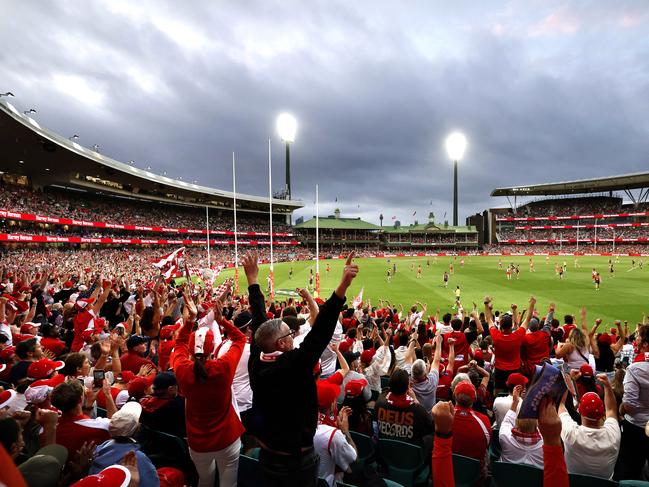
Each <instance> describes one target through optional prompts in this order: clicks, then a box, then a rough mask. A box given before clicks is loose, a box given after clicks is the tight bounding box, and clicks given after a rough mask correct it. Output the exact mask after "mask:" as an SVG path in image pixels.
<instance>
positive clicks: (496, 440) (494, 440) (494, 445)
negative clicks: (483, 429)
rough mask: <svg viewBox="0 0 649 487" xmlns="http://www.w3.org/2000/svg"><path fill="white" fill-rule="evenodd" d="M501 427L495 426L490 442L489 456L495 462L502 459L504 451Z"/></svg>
mask: <svg viewBox="0 0 649 487" xmlns="http://www.w3.org/2000/svg"><path fill="white" fill-rule="evenodd" d="M499 434H500V428H494V429H493V430H492V432H491V441H490V442H489V457H490V458H491V461H492V462H494V461H496V460H499V459H500V456H501V455H502V453H503V450H502V447H501V446H500V436H499Z"/></svg>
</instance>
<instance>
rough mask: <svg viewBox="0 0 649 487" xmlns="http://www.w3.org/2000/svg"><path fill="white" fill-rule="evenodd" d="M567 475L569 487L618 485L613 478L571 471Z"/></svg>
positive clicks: (609, 486) (610, 486)
mask: <svg viewBox="0 0 649 487" xmlns="http://www.w3.org/2000/svg"><path fill="white" fill-rule="evenodd" d="M569 477H570V487H617V486H618V485H619V484H618V483H617V482H615V481H614V480H609V479H605V478H602V477H594V476H592V475H582V474H577V473H571V474H570V475H569Z"/></svg>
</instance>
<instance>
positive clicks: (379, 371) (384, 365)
mask: <svg viewBox="0 0 649 487" xmlns="http://www.w3.org/2000/svg"><path fill="white" fill-rule="evenodd" d="M391 360H392V357H391V356H390V350H389V348H388V347H387V346H383V347H380V348H379V349H378V350H377V351H376V353H375V354H374V357H372V363H371V364H370V365H369V366H368V367H366V368H365V370H364V371H363V373H364V374H365V378H366V379H367V382H368V383H369V384H370V388H371V389H372V390H374V391H379V392H380V391H381V376H382V375H385V374H387V373H388V369H389V368H390V361H391Z"/></svg>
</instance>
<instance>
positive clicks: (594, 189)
mask: <svg viewBox="0 0 649 487" xmlns="http://www.w3.org/2000/svg"><path fill="white" fill-rule="evenodd" d="M638 188H649V172H642V173H634V174H623V175H620V176H610V177H606V178H593V179H578V180H576V181H564V182H560V183H544V184H534V185H527V186H512V187H509V188H496V189H494V190H493V191H492V192H491V196H541V195H566V194H585V193H599V192H602V191H621V190H630V189H638Z"/></svg>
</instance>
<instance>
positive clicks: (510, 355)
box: [489, 326, 525, 370]
mask: <svg viewBox="0 0 649 487" xmlns="http://www.w3.org/2000/svg"><path fill="white" fill-rule="evenodd" d="M489 332H490V333H491V338H493V341H494V355H495V356H496V363H495V367H496V368H497V369H499V370H518V369H520V368H521V343H522V342H523V338H525V328H518V329H516V330H515V331H514V332H512V333H506V334H505V333H503V332H501V331H500V330H499V329H498V328H496V327H495V326H491V327H490V328H489Z"/></svg>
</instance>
